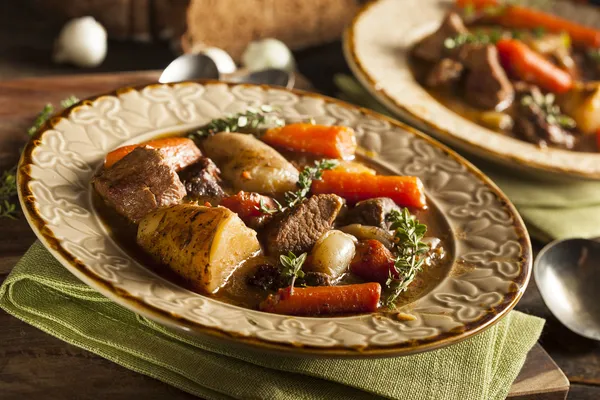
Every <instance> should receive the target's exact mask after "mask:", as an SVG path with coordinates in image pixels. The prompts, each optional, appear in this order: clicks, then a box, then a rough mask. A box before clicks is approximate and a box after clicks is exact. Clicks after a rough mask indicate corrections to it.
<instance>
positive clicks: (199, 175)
mask: <svg viewBox="0 0 600 400" xmlns="http://www.w3.org/2000/svg"><path fill="white" fill-rule="evenodd" d="M220 173H221V171H219V168H218V167H217V166H216V165H215V163H214V162H212V160H211V159H210V158H208V157H200V159H199V160H198V161H197V162H196V163H195V164H192V165H190V166H189V167H187V168H186V169H184V170H183V171H181V172H180V173H179V178H180V179H181V182H182V183H183V185H184V186H185V190H186V192H187V195H188V196H190V197H191V198H193V199H195V200H200V201H208V202H210V203H214V204H218V203H219V201H220V200H221V199H222V198H223V197H225V196H226V193H225V192H224V191H223V188H222V187H221V185H220V184H219V182H221V179H220V178H219V174H220Z"/></svg>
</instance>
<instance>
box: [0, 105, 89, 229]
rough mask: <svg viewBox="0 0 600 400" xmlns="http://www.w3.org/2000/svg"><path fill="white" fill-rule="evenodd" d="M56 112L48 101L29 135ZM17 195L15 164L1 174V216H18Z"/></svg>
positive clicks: (30, 129) (14, 217) (28, 131)
mask: <svg viewBox="0 0 600 400" xmlns="http://www.w3.org/2000/svg"><path fill="white" fill-rule="evenodd" d="M78 101H79V99H78V98H77V97H75V96H73V95H71V96H69V97H68V98H66V99H64V100H62V101H61V102H60V104H61V105H62V106H63V107H64V108H67V107H70V106H72V105H73V104H75V103H77V102H78ZM52 113H54V106H53V105H52V104H51V103H48V104H46V105H45V106H44V108H43V109H42V111H40V113H39V114H38V115H37V117H36V118H35V120H34V121H33V125H32V126H31V127H30V128H29V129H27V133H28V134H29V136H33V135H34V134H35V133H36V132H37V131H38V129H40V127H41V126H42V125H44V123H45V122H46V121H48V119H49V118H50V117H51V116H52ZM16 196H17V166H16V165H15V166H13V167H11V168H10V169H8V170H6V171H3V172H2V175H1V176H0V218H10V219H16V218H17V203H16V202H14V199H15V197H16Z"/></svg>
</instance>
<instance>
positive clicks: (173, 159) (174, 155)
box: [104, 137, 202, 171]
mask: <svg viewBox="0 0 600 400" xmlns="http://www.w3.org/2000/svg"><path fill="white" fill-rule="evenodd" d="M139 146H148V147H152V148H153V149H157V150H159V151H160V153H161V154H162V156H163V157H164V158H165V159H166V160H167V162H168V163H169V165H171V167H172V168H173V169H175V171H179V170H182V169H183V168H185V167H187V166H188V165H191V164H193V163H195V162H196V161H198V159H200V157H201V156H202V153H200V149H198V147H196V145H195V144H194V141H193V140H191V139H188V138H182V137H169V138H164V139H155V140H149V141H147V142H144V143H139V144H132V145H129V146H123V147H119V148H118V149H115V150H113V151H111V152H110V153H108V154H107V155H106V159H105V160H104V167H105V168H110V167H111V166H112V165H113V164H114V163H116V162H117V161H119V160H121V159H122V158H123V157H125V156H126V155H127V154H129V153H131V152H132V151H133V149H135V148H136V147H139Z"/></svg>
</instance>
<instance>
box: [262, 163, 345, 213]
mask: <svg viewBox="0 0 600 400" xmlns="http://www.w3.org/2000/svg"><path fill="white" fill-rule="evenodd" d="M337 166H338V161H337V160H329V159H327V160H320V161H315V163H314V165H312V166H306V167H304V169H303V170H302V172H300V175H299V176H298V181H297V182H296V187H297V188H298V190H295V191H288V192H285V194H284V200H285V202H284V203H285V206H284V205H282V204H281V203H279V202H278V201H277V200H275V199H273V201H274V202H275V208H268V207H267V205H266V204H265V203H264V201H262V199H261V202H260V204H259V207H257V209H258V210H259V211H261V212H262V213H263V214H275V213H278V212H283V211H285V210H287V209H289V208H293V207H295V206H297V205H298V204H300V203H302V201H303V200H304V199H305V198H306V196H307V195H308V193H309V192H310V188H311V186H312V183H313V181H318V180H320V179H321V177H322V176H323V172H324V171H325V170H328V169H333V168H335V167H337Z"/></svg>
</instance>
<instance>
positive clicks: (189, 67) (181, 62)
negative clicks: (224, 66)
mask: <svg viewBox="0 0 600 400" xmlns="http://www.w3.org/2000/svg"><path fill="white" fill-rule="evenodd" d="M220 77H221V74H220V73H219V69H218V68H217V64H215V62H214V61H213V60H212V58H210V57H209V56H205V55H204V54H184V55H182V56H179V57H177V58H176V59H175V60H173V61H171V63H170V64H169V65H167V68H165V70H164V71H163V72H162V74H161V75H160V78H158V81H159V82H160V83H172V82H181V81H186V80H190V79H219V78H220Z"/></svg>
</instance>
